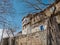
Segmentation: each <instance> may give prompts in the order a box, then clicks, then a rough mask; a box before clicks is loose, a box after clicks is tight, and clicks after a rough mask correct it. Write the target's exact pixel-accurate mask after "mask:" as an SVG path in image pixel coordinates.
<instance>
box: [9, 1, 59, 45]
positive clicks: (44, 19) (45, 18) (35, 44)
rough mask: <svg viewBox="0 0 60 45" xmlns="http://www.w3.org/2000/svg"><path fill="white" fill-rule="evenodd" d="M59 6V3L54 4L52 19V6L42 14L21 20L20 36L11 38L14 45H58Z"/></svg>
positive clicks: (28, 16)
mask: <svg viewBox="0 0 60 45" xmlns="http://www.w3.org/2000/svg"><path fill="white" fill-rule="evenodd" d="M59 5H60V2H58V3H56V4H55V6H56V11H55V14H54V15H53V16H54V17H53V18H52V17H51V15H52V12H53V10H54V5H51V6H49V7H48V8H46V9H45V10H44V11H42V12H39V13H35V14H28V15H27V16H25V17H24V18H23V19H22V34H21V35H18V36H15V38H13V39H14V40H15V42H14V41H13V42H14V43H15V45H60V29H59V28H58V27H60V18H58V17H59V16H60V13H58V12H59V11H60V6H59ZM55 15H56V16H55ZM50 17H51V18H50ZM11 42H12V40H11V41H10V43H11Z"/></svg>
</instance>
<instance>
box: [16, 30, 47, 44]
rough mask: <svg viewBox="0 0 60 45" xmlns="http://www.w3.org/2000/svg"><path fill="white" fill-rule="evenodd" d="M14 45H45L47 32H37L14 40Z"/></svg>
mask: <svg viewBox="0 0 60 45" xmlns="http://www.w3.org/2000/svg"><path fill="white" fill-rule="evenodd" d="M15 39H16V40H15V44H16V45H47V31H46V30H44V31H39V32H35V33H32V34H28V35H21V36H18V37H16V38H15Z"/></svg>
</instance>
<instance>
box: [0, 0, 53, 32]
mask: <svg viewBox="0 0 60 45" xmlns="http://www.w3.org/2000/svg"><path fill="white" fill-rule="evenodd" d="M34 1H35V0H30V2H32V3H34ZM42 1H43V2H44V3H46V4H47V3H49V2H48V1H47V0H42ZM12 3H13V8H14V10H15V14H12V16H9V15H8V16H6V17H5V18H6V19H7V20H8V21H11V22H8V23H10V24H12V26H13V27H14V26H18V27H19V29H17V31H21V30H22V18H23V17H24V16H26V15H27V14H28V12H29V13H31V12H32V10H34V9H33V8H27V3H25V2H23V1H22V0H13V1H12ZM51 3H52V2H51ZM42 7H44V6H42V5H41V8H42ZM34 11H35V10H34ZM36 12H37V11H36ZM38 12H39V11H38ZM0 27H2V26H0Z"/></svg>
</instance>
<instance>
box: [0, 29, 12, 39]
mask: <svg viewBox="0 0 60 45" xmlns="http://www.w3.org/2000/svg"><path fill="white" fill-rule="evenodd" d="M2 31H3V29H0V40H1V36H2ZM7 31H8V33H9V36H10V37H12V36H13V35H12V33H11V31H9V30H7V29H5V30H4V33H3V38H6V37H8V34H7Z"/></svg>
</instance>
